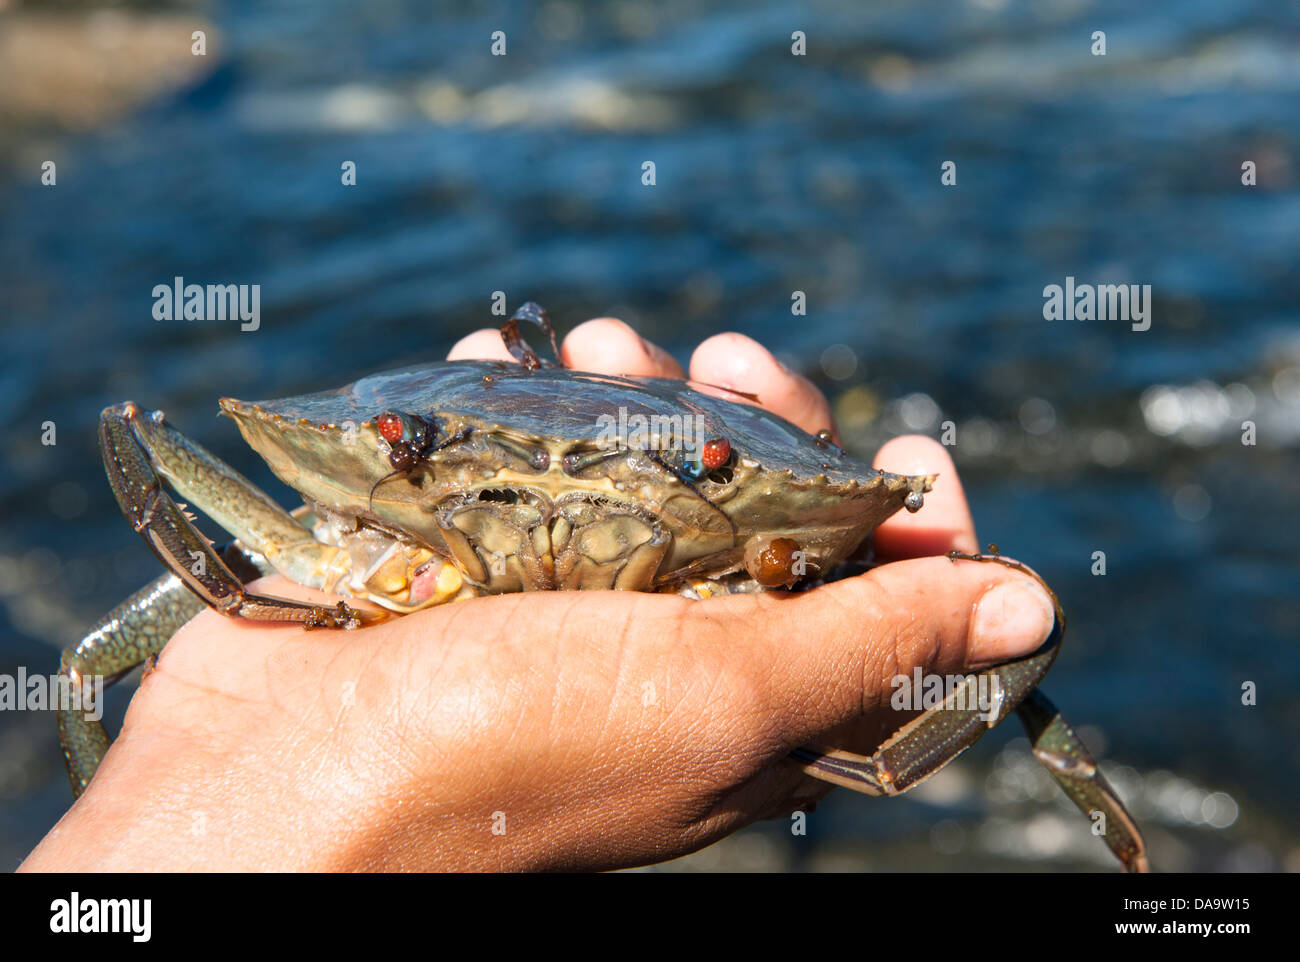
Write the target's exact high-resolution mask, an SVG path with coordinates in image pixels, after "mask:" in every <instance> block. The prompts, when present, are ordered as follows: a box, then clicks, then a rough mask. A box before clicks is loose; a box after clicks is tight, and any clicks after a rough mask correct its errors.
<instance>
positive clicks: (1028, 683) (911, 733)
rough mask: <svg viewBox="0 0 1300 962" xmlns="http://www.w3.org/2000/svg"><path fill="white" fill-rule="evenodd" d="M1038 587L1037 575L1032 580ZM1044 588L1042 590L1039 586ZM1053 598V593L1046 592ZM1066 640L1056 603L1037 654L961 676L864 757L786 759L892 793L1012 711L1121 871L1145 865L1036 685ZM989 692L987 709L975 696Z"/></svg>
mask: <svg viewBox="0 0 1300 962" xmlns="http://www.w3.org/2000/svg"><path fill="white" fill-rule="evenodd" d="M950 557H954V558H964V559H966V560H971V561H995V562H998V563H1000V564H1003V565H1006V566H1008V567H1014V568H1016V569H1017V570H1021V571H1024V572H1025V573H1027V574H1029V575H1031V576H1033V577H1035V578H1038V576H1037V575H1036V574H1035V573H1034V572H1032V571H1030V570H1029V569H1027V568H1025V567H1024V566H1022V565H1020V564H1018V563H1016V562H1013V561H1010V560H1008V559H1005V558H1000V557H998V556H996V555H994V556H986V555H975V556H972V555H960V554H956V553H954V554H953V555H951V556H950ZM1038 580H1039V582H1040V583H1041V582H1042V579H1041V578H1038ZM1043 587H1045V588H1046V587H1047V585H1046V584H1044V585H1043ZM1047 590H1048V592H1049V594H1051V597H1052V599H1053V601H1054V602H1055V599H1056V595H1055V593H1053V592H1052V591H1051V589H1050V588H1048V589H1047ZM1064 636H1065V614H1064V612H1063V611H1062V610H1061V606H1060V604H1059V603H1056V624H1055V626H1054V627H1053V629H1052V634H1051V635H1050V636H1049V637H1048V639H1047V641H1046V642H1045V643H1044V644H1043V647H1042V648H1040V649H1039V650H1038V651H1037V652H1035V653H1034V654H1032V655H1029V656H1028V657H1025V658H1022V659H1019V660H1018V661H1012V662H1008V663H1006V664H1004V665H997V666H994V667H992V668H988V669H985V670H983V671H979V672H974V673H972V674H968V675H967V676H966V678H965V680H964V681H963V682H962V683H960V684H958V685H957V686H955V687H954V688H953V690H952V691H951V692H950V693H948V695H947V697H946V698H944V699H943V701H942V702H940V703H939V704H938V705H935V706H934V707H933V708H930V709H929V710H927V711H925V712H924V713H922V714H921V715H919V716H917V717H916V718H914V719H912V720H911V721H910V722H908V723H907V724H906V725H904V726H903V727H902V728H900V729H899V730H898V731H897V732H895V733H894V734H893V735H892V736H891V737H890V738H889V739H888V740H886V741H885V742H884V744H882V745H881V746H880V747H879V748H878V749H877V750H876V751H875V752H874V753H873V754H871V755H869V756H868V755H858V754H854V753H853V752H847V751H843V750H840V749H833V748H822V747H817V746H809V747H804V748H797V749H795V750H794V751H793V752H791V757H792V758H793V759H794V760H795V761H797V762H798V763H799V764H800V765H801V766H802V767H803V769H804V771H805V772H807V773H808V774H809V775H812V776H813V777H815V778H820V779H821V780H823V781H827V782H830V783H831V784H833V785H840V786H843V787H845V788H851V789H853V790H854V791H858V792H862V793H864V794H866V795H898V794H901V793H903V792H906V791H907V790H908V789H909V788H912V787H913V786H915V785H918V784H920V783H921V782H923V781H925V780H926V779H927V778H929V777H930V776H931V775H933V774H935V773H936V772H937V771H939V770H940V769H941V768H943V767H944V766H945V765H947V764H948V763H949V762H950V761H952V760H953V759H954V758H956V757H957V756H958V755H960V754H961V753H962V752H964V751H965V750H966V749H967V748H969V747H970V746H971V745H973V744H975V742H976V741H978V740H979V738H980V736H981V735H983V734H984V733H985V732H986V731H988V730H989V729H990V728H993V727H994V726H996V725H997V724H998V723H999V722H1000V721H1002V719H1003V718H1005V717H1006V716H1007V715H1008V714H1010V713H1011V711H1012V709H1015V711H1016V713H1017V714H1018V715H1019V716H1020V719H1021V722H1022V723H1023V724H1024V726H1025V729H1026V730H1027V731H1028V733H1029V737H1030V740H1031V741H1032V742H1033V745H1034V755H1035V756H1036V757H1037V758H1038V760H1039V761H1040V762H1042V763H1043V765H1044V767H1046V768H1047V770H1048V772H1049V773H1050V774H1051V775H1052V777H1053V778H1055V779H1056V781H1057V783H1058V784H1060V786H1061V787H1062V789H1064V791H1065V793H1066V795H1068V796H1069V797H1070V800H1071V801H1073V802H1074V803H1075V804H1076V805H1077V806H1078V807H1079V808H1080V809H1081V810H1082V811H1083V812H1084V814H1086V815H1088V816H1089V817H1092V818H1095V817H1096V815H1097V814H1098V813H1100V815H1101V816H1102V818H1101V819H1100V821H1099V822H1097V823H1095V824H1100V825H1102V826H1103V834H1104V835H1105V841H1106V844H1107V845H1108V846H1109V847H1110V849H1111V851H1112V852H1114V853H1115V856H1116V857H1117V858H1118V859H1119V860H1120V862H1121V863H1123V865H1124V868H1125V870H1126V871H1130V872H1145V871H1147V870H1148V868H1149V866H1148V864H1147V859H1146V848H1145V845H1144V844H1143V841H1142V835H1141V833H1140V832H1139V831H1138V828H1137V825H1136V824H1135V823H1134V821H1133V817H1132V816H1131V815H1129V813H1128V811H1127V810H1126V809H1125V808H1124V804H1123V802H1121V801H1120V799H1119V796H1118V795H1116V794H1115V790H1114V789H1113V788H1111V786H1110V784H1109V783H1108V782H1107V781H1106V779H1105V778H1104V777H1103V776H1102V774H1101V772H1100V771H1099V770H1098V768H1097V763H1096V762H1095V761H1094V760H1093V758H1092V756H1091V755H1090V754H1089V753H1088V751H1087V749H1086V748H1084V746H1083V743H1082V742H1081V741H1080V740H1079V738H1078V736H1076V735H1075V733H1074V730H1073V729H1072V728H1071V727H1070V725H1069V723H1068V722H1067V721H1066V720H1065V718H1064V717H1063V716H1062V715H1061V713H1060V712H1059V711H1057V709H1056V707H1055V706H1054V705H1053V704H1052V703H1051V702H1050V701H1048V699H1047V698H1046V697H1045V696H1044V695H1042V694H1041V693H1039V692H1038V691H1037V685H1038V683H1039V682H1040V681H1041V680H1042V678H1043V676H1044V675H1046V674H1047V670H1048V669H1049V668H1050V667H1051V665H1052V662H1053V661H1055V660H1056V655H1057V652H1058V651H1059V650H1060V645H1061V640H1062V639H1063V638H1064ZM980 691H983V692H990V691H991V692H992V693H993V696H992V699H991V700H990V701H986V702H985V704H986V705H988V710H987V711H984V710H982V709H981V708H980V706H979V699H978V698H977V697H976V693H977V692H980Z"/></svg>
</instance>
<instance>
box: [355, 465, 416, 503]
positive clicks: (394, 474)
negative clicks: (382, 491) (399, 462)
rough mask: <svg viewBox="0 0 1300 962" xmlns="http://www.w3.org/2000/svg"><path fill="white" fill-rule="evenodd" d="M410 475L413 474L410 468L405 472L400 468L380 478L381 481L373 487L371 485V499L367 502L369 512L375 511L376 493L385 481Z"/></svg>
mask: <svg viewBox="0 0 1300 962" xmlns="http://www.w3.org/2000/svg"><path fill="white" fill-rule="evenodd" d="M410 473H411V471H410V469H409V468H408V469H406V470H405V471H403V470H402V469H400V468H399V469H398V470H396V471H389V472H388V473H387V474H385V475H384V476H383V477H382V478H380V479H379V480H378V481H376V482H375V483H374V484H373V485H371V486H370V497H369V498H368V499H367V500H366V504H367V506H368V510H370V511H374V510H375V491H376V490H377V489H378V488H379V486H380V485H381V484H383V483H384V482H385V481H387V480H388V479H389V478H395V477H397V476H398V475H399V474H410Z"/></svg>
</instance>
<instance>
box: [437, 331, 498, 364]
mask: <svg viewBox="0 0 1300 962" xmlns="http://www.w3.org/2000/svg"><path fill="white" fill-rule="evenodd" d="M447 360H449V361H510V362H514V358H513V357H511V356H510V352H509V351H508V350H506V344H505V341H503V340H502V339H501V332H500V331H499V330H496V329H494V328H490V327H485V328H481V329H479V330H477V331H474V332H473V333H472V334H466V335H465V336H464V337H462V338H461V339H460V340H459V341H457V342H456V343H455V344H454V345H453V346H452V349H451V350H450V351H448V352H447Z"/></svg>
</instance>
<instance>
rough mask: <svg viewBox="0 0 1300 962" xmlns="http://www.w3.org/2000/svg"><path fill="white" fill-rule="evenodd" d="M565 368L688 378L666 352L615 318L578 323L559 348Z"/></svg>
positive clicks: (601, 318)
mask: <svg viewBox="0 0 1300 962" xmlns="http://www.w3.org/2000/svg"><path fill="white" fill-rule="evenodd" d="M560 357H561V358H563V360H564V365H565V367H570V368H573V369H574V370H575V371H592V372H595V373H597V374H623V375H626V376H628V377H685V376H686V372H685V371H683V370H682V366H681V365H680V364H678V363H677V361H675V360H674V359H673V357H672V355H671V354H669V353H668V352H667V351H665V350H664V349H663V348H661V347H659V346H658V345H656V344H651V343H650V342H649V341H647V340H646V339H645V338H643V337H641V335H639V334H638V333H637V332H636V331H634V330H632V328H630V327H629V326H628V325H626V324H624V323H623V322H622V321H620V320H618V319H617V318H613V317H598V318H596V319H595V320H591V321H587V322H586V323H584V324H579V325H578V326H577V327H575V328H574V329H573V330H572V331H570V332H569V336H568V337H566V338H565V339H564V344H563V345H561V347H560Z"/></svg>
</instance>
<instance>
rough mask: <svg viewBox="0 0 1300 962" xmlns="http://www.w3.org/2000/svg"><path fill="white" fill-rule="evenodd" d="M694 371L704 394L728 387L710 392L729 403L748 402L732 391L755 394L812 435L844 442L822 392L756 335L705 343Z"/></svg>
mask: <svg viewBox="0 0 1300 962" xmlns="http://www.w3.org/2000/svg"><path fill="white" fill-rule="evenodd" d="M690 372H691V373H690V376H691V380H692V381H693V382H697V383H698V384H699V385H701V386H702V389H704V390H707V388H706V387H703V386H707V385H714V386H716V387H719V388H723V389H727V390H725V391H724V392H723V393H719V392H716V391H713V392H709V393H713V394H717V396H719V397H723V398H726V399H727V400H742V399H740V398H737V397H735V396H734V395H733V394H731V393H730V392H731V391H741V392H744V393H746V394H753V395H755V396H756V397H757V398H758V403H759V404H760V405H761V406H762V407H765V408H767V409H768V410H769V411H772V412H773V413H774V414H778V415H780V416H781V417H783V418H785V419H786V420H787V421H789V422H791V423H792V424H795V425H797V426H798V427H800V428H802V429H803V430H805V431H807V432H808V433H809V434H816V433H817V432H818V431H822V430H825V429H830V431H831V432H832V434H833V435H834V436H835V439H836V441H838V440H839V436H838V433H837V432H836V428H835V423H834V418H832V416H831V408H830V404H829V402H827V400H826V397H825V396H824V395H823V394H822V392H821V391H819V390H817V388H816V386H815V385H814V384H813V383H812V382H811V381H809V380H808V379H807V378H805V377H803V376H801V375H799V374H796V373H794V372H793V371H791V370H790V369H789V368H787V367H786V366H785V365H784V364H782V363H781V362H780V361H778V360H777V359H776V357H775V356H773V354H772V352H771V351H769V350H768V349H767V348H765V347H764V346H763V345H762V344H759V343H758V342H757V341H755V340H754V339H753V338H751V337H746V336H745V335H744V334H739V333H736V332H735V331H729V332H727V333H725V334H715V335H714V336H713V337H710V338H708V339H707V340H705V341H702V342H701V343H700V345H699V347H697V348H696V349H695V353H694V354H693V355H691V367H690Z"/></svg>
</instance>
